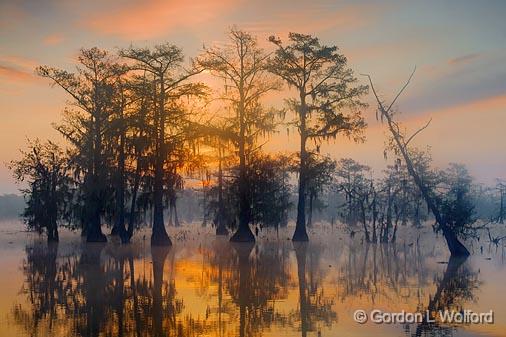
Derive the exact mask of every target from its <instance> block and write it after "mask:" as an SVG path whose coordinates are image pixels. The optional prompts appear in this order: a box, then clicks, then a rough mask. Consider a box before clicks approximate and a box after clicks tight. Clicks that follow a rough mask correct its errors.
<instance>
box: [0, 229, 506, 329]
mask: <svg viewBox="0 0 506 337" xmlns="http://www.w3.org/2000/svg"><path fill="white" fill-rule="evenodd" d="M21 228H22V224H20V223H19V222H17V221H10V222H3V223H2V224H1V226H0V230H1V233H0V241H1V245H0V247H1V248H0V249H1V252H0V265H1V266H2V273H1V274H0V287H1V289H2V294H3V296H2V298H1V301H0V319H1V323H2V324H1V325H2V327H3V329H2V332H1V333H0V335H2V336H49V335H51V336H147V335H155V336H343V335H346V336H371V335H372V334H374V335H375V336H476V335H479V336H482V335H483V336H504V331H505V330H506V320H505V319H504V317H505V311H506V309H505V308H504V305H503V303H504V301H506V294H505V293H504V291H502V288H503V281H502V280H504V279H505V277H506V269H505V264H506V260H505V252H504V248H503V247H502V246H498V247H497V246H495V245H491V246H489V244H488V242H486V240H484V239H482V240H480V242H476V241H475V242H474V243H473V244H472V245H471V247H472V248H471V249H472V250H473V252H474V254H473V255H472V257H471V258H469V259H467V260H465V261H464V260H455V259H451V260H449V259H448V252H447V250H446V247H445V243H444V241H443V240H442V239H441V238H437V239H434V237H435V234H434V233H432V230H431V229H430V227H428V228H423V229H421V230H415V229H411V227H403V228H402V229H401V233H400V236H399V239H398V242H397V244H395V245H394V244H366V243H363V242H362V240H361V238H360V237H359V236H355V238H350V237H349V236H348V235H346V234H343V232H342V230H340V229H338V228H332V227H331V226H330V225H329V224H320V223H319V224H315V226H314V227H313V228H311V229H310V230H309V234H310V236H311V238H312V241H311V242H310V243H298V244H293V243H292V242H291V241H290V240H287V239H288V238H289V237H290V233H291V232H292V231H293V228H292V227H290V226H289V227H288V228H287V229H282V230H280V232H279V235H278V234H277V233H276V232H275V231H268V230H265V229H264V230H263V231H261V232H260V238H259V240H257V243H256V244H234V243H230V242H229V241H228V240H227V238H225V237H221V238H220V237H216V236H215V235H214V230H213V229H212V228H203V227H201V225H200V224H192V225H186V226H184V227H181V228H174V227H168V231H169V234H170V235H171V237H172V238H173V241H174V245H173V246H172V247H170V248H162V247H158V248H151V247H150V245H149V239H144V235H145V234H149V232H148V231H140V232H139V233H137V234H136V235H135V237H134V242H133V244H131V245H120V244H119V242H114V240H110V241H111V242H109V243H107V244H90V243H84V242H82V240H81V237H80V236H79V234H77V233H72V232H68V231H63V232H62V234H61V242H60V243H59V244H57V245H56V244H55V245H52V244H49V245H48V243H47V242H46V240H45V238H43V237H41V238H39V237H38V235H37V234H35V233H28V232H23V231H20V229H21ZM146 237H149V236H148V235H147V236H146ZM482 247H483V252H482V249H481V248H482ZM357 309H363V310H365V311H366V312H370V311H371V310H374V309H379V310H382V311H384V312H400V311H402V310H404V311H406V312H425V311H426V310H430V311H437V310H456V311H459V310H473V311H474V312H485V311H489V310H492V311H494V318H495V322H494V324H479V325H478V324H468V325H462V324H452V325H451V324H450V325H449V324H443V323H441V322H436V323H426V322H422V323H419V324H375V323H370V322H368V323H366V324H358V323H356V322H355V321H354V320H353V313H354V312H355V311H356V310H357Z"/></svg>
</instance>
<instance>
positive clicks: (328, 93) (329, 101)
mask: <svg viewBox="0 0 506 337" xmlns="http://www.w3.org/2000/svg"><path fill="white" fill-rule="evenodd" d="M269 40H270V41H271V42H272V43H274V44H275V45H276V47H277V48H276V52H275V56H274V58H273V59H272V60H271V62H270V64H269V70H270V71H271V72H272V73H274V74H276V75H277V76H279V77H280V78H282V79H283V80H284V81H285V82H286V83H287V84H288V86H289V87H292V88H294V89H295V90H296V92H297V98H293V99H290V100H288V104H289V107H290V109H291V110H292V111H293V113H294V114H295V116H296V117H295V120H294V121H293V122H292V124H293V125H295V126H296V127H297V130H298V132H299V134H300V151H299V158H300V165H299V191H298V192H299V196H298V198H299V199H298V204H297V224H296V228H295V233H294V235H293V238H292V239H293V240H294V241H307V240H308V239H309V238H308V236H307V232H306V213H305V211H306V205H305V202H306V197H307V182H308V178H307V169H308V168H307V165H308V164H307V163H308V160H309V159H308V158H309V152H308V149H307V142H308V140H309V141H313V142H314V143H316V144H317V148H319V144H320V143H321V142H323V141H327V140H329V139H333V138H336V137H337V136H339V135H346V136H348V137H350V138H353V139H354V140H356V141H358V140H361V139H362V133H361V131H362V130H363V129H364V128H365V125H366V124H365V121H364V119H363V118H362V115H361V109H362V108H364V107H365V104H364V103H363V102H362V101H361V100H360V98H361V97H362V96H363V95H364V94H365V93H367V86H364V85H359V84H358V83H357V79H356V78H355V77H354V75H353V72H352V70H351V69H349V68H347V60H346V57H344V55H342V54H340V53H339V52H338V48H337V47H336V46H326V45H322V44H321V43H320V40H319V39H318V38H317V37H314V36H311V35H304V34H297V33H290V34H289V35H288V40H289V44H288V45H284V44H283V43H282V42H281V40H280V39H279V38H276V37H274V36H272V37H270V38H269Z"/></svg>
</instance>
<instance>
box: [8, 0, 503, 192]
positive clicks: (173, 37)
mask: <svg viewBox="0 0 506 337" xmlns="http://www.w3.org/2000/svg"><path fill="white" fill-rule="evenodd" d="M505 13H506V1H500V0H499V1H491V0H484V1H467V0H448V1H432V0H430V1H429V0H426V1H400V0H399V1H389V0H385V1H340V0H333V1H330V0H312V1H297V0H292V1H288V0H280V1H273V0H269V1H267V0H255V1H247V0H241V1H233V0H220V1H203V0H192V1H188V0H184V1H180V0H174V1H170V0H169V1H167V0H166V1H162V0H143V1H134V0H117V1H114V0H112V1H98V0H88V1H65V0H34V1H6V0H0V194H3V193H15V192H16V191H17V190H18V188H19V186H18V185H16V184H15V182H14V180H13V178H12V175H11V173H10V171H9V170H8V168H7V167H6V165H5V163H7V162H9V161H11V160H13V159H16V158H18V157H19V149H20V148H23V147H24V146H25V144H26V139H27V138H37V137H39V138H42V139H45V138H50V139H54V140H57V141H58V140H59V139H60V136H59V135H58V134H57V132H56V131H54V129H53V127H52V123H54V122H57V121H59V120H60V118H61V114H62V111H63V109H64V107H65V103H66V97H65V94H64V93H63V92H62V90H59V89H58V88H52V87H51V86H50V85H49V82H48V81H47V80H44V79H41V78H38V77H37V76H36V75H35V74H34V68H35V67H36V66H37V65H50V66H56V67H60V68H64V69H68V70H73V69H74V65H75V59H76V55H77V53H78V51H79V49H80V48H83V47H85V48H87V47H93V46H97V47H100V48H105V49H110V50H117V49H119V48H124V47H128V46H129V45H131V44H133V45H136V46H153V45H155V44H157V43H163V42H171V43H174V44H176V45H178V46H180V47H182V48H183V50H184V52H185V54H186V55H187V56H188V57H191V56H196V55H198V54H199V52H200V51H201V50H202V46H203V45H204V44H205V45H211V44H213V43H216V42H220V41H223V40H224V39H225V34H226V31H227V30H228V29H229V27H231V26H236V27H238V28H240V29H244V30H247V31H249V32H251V33H254V34H255V35H257V36H258V40H259V43H260V45H262V46H265V47H266V48H269V47H270V46H269V44H268V43H267V41H266V40H267V37H268V36H269V35H273V34H274V35H277V36H279V37H281V38H282V39H286V37H287V34H288V32H298V33H305V34H313V35H316V36H318V37H319V38H320V39H321V40H322V41H323V42H324V43H326V44H332V45H337V46H338V47H339V48H340V51H341V52H342V53H343V54H344V55H345V56H346V57H347V58H348V62H349V65H350V67H351V68H352V69H353V70H354V71H355V73H356V74H357V76H358V77H359V78H360V79H361V80H363V81H364V83H365V78H363V77H361V76H359V75H358V74H362V73H367V74H370V75H371V76H372V77H373V80H374V82H375V86H376V88H377V89H378V91H379V92H380V94H381V96H382V97H383V98H385V99H386V100H388V99H391V98H393V96H395V93H396V92H397V90H398V89H399V88H400V87H401V86H402V85H403V83H404V81H405V80H406V79H407V78H408V77H409V74H410V73H411V71H412V70H413V68H414V67H415V66H416V68H417V70H416V73H415V76H414V78H413V80H412V83H411V84H410V86H409V87H408V89H407V90H406V92H405V93H404V94H403V96H402V97H401V98H400V99H399V101H398V104H397V107H398V109H399V110H400V111H402V115H401V116H400V118H401V119H402V121H403V123H404V125H405V126H406V128H407V129H408V130H416V129H417V127H419V126H422V125H424V124H425V123H426V122H427V121H428V120H429V119H430V118H432V122H431V125H430V126H429V128H428V129H427V130H425V131H424V132H423V133H422V134H420V136H418V137H417V139H416V145H417V146H420V147H425V146H429V147H430V148H431V152H432V156H433V159H434V163H435V165H437V166H439V167H444V166H446V165H447V164H448V163H450V162H458V163H463V164H466V165H467V166H468V168H469V170H470V172H471V173H472V175H473V176H474V177H475V178H476V180H478V181H480V182H483V183H487V184H491V183H493V182H494V179H495V178H506V151H505V146H504V144H505V143H506V142H505V140H506V136H505V134H506V66H505V64H506V20H504V14H505ZM366 101H367V102H369V103H370V107H369V108H368V109H367V110H366V111H365V117H366V120H367V122H368V129H367V131H366V133H365V135H366V138H367V141H366V142H365V143H363V144H354V143H353V142H351V141H349V140H347V139H344V138H338V139H337V140H336V141H333V142H332V143H330V144H328V145H325V146H323V147H322V151H323V152H324V153H326V154H329V155H331V156H332V157H334V158H336V159H339V158H342V157H351V158H354V159H356V160H358V161H361V162H363V163H366V164H369V165H371V166H372V167H373V169H374V170H375V171H376V172H381V170H382V169H383V168H384V167H385V165H386V164H387V162H386V161H385V159H384V157H383V149H384V143H385V139H386V130H385V125H382V124H381V123H380V122H378V121H376V120H375V117H374V116H375V105H374V100H373V97H371V96H368V97H367V98H366ZM286 137H287V136H286V133H283V132H280V133H279V134H278V135H274V136H272V138H271V140H270V142H269V143H268V144H266V150H268V151H273V152H275V151H295V150H296V149H297V148H298V145H297V144H298V138H297V137H296V136H295V135H290V137H289V138H288V141H287V140H286V139H287V138H286Z"/></svg>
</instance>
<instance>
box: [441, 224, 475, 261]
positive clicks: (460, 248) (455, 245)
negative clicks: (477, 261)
mask: <svg viewBox="0 0 506 337" xmlns="http://www.w3.org/2000/svg"><path fill="white" fill-rule="evenodd" d="M443 235H444V237H445V239H446V243H447V244H448V249H449V250H450V254H451V256H452V257H468V256H469V255H471V253H469V250H467V248H466V246H464V245H463V244H462V242H460V240H459V239H458V238H457V236H456V235H455V234H454V233H452V232H450V230H443Z"/></svg>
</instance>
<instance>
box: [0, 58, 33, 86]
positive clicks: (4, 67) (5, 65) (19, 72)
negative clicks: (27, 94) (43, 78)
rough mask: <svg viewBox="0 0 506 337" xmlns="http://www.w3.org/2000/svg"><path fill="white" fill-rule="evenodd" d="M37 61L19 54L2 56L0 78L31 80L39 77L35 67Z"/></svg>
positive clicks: (0, 59)
mask: <svg viewBox="0 0 506 337" xmlns="http://www.w3.org/2000/svg"><path fill="white" fill-rule="evenodd" d="M36 65H37V63H36V62H35V61H33V60H30V59H26V58H22V57H18V56H7V55H6V56H0V79H1V80H6V81H22V82H31V81H36V80H38V78H37V77H36V76H35V75H34V73H33V69H34V68H35V67H36Z"/></svg>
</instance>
